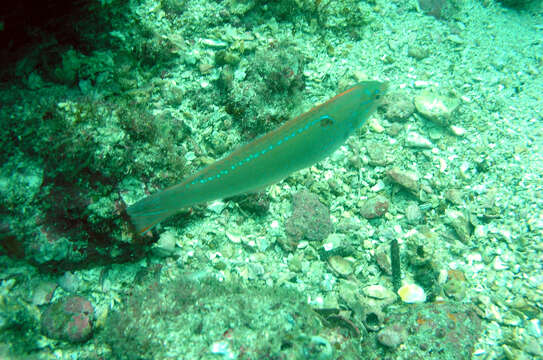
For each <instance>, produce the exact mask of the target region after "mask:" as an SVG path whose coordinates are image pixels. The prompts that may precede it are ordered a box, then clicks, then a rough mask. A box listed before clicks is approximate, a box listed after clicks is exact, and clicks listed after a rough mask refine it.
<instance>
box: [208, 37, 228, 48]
mask: <svg viewBox="0 0 543 360" xmlns="http://www.w3.org/2000/svg"><path fill="white" fill-rule="evenodd" d="M202 44H204V45H207V46H209V47H210V48H214V49H222V48H226V47H228V44H227V43H225V42H224V41H219V40H213V39H202Z"/></svg>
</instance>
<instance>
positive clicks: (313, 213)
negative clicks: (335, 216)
mask: <svg viewBox="0 0 543 360" xmlns="http://www.w3.org/2000/svg"><path fill="white" fill-rule="evenodd" d="M331 231H332V223H331V221H330V211H329V210H328V208H327V207H326V206H324V205H323V204H322V203H321V202H320V201H319V198H318V197H317V195H315V194H312V193H310V192H309V191H300V192H299V193H296V194H294V197H293V204H292V216H291V217H290V218H289V219H288V220H287V223H286V232H287V234H288V235H290V236H291V238H293V239H294V240H295V241H301V240H303V239H306V240H309V241H322V240H324V239H326V237H327V236H328V234H330V232H331Z"/></svg>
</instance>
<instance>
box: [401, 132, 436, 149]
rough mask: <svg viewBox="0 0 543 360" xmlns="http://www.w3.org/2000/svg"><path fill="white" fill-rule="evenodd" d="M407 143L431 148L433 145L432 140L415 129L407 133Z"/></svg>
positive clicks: (411, 145) (412, 145)
mask: <svg viewBox="0 0 543 360" xmlns="http://www.w3.org/2000/svg"><path fill="white" fill-rule="evenodd" d="M405 143H406V145H407V146H410V147H418V148H431V147H432V146H433V145H432V143H431V142H430V140H428V139H427V138H425V137H424V136H422V135H421V134H419V133H418V132H415V131H410V132H408V133H407V136H406V137H405Z"/></svg>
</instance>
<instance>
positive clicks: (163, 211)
mask: <svg viewBox="0 0 543 360" xmlns="http://www.w3.org/2000/svg"><path fill="white" fill-rule="evenodd" d="M385 89H386V85H385V84H384V83H381V82H377V81H365V82H361V83H358V84H356V85H355V86H353V87H352V88H350V89H348V90H346V91H344V92H342V93H341V94H338V95H336V96H335V97H333V98H332V99H330V100H328V101H327V102H325V103H323V104H321V105H318V106H316V107H314V108H313V109H311V110H309V111H308V112H306V113H304V114H302V115H300V116H298V117H296V118H294V119H292V120H290V121H288V122H286V123H285V124H283V125H282V126H280V127H279V128H277V129H275V130H273V131H271V132H269V133H268V134H266V135H264V136H262V137H259V138H257V139H255V140H254V141H252V142H250V143H248V144H246V145H244V146H241V147H239V148H238V149H237V150H235V151H234V152H232V153H231V154H230V155H229V156H227V157H225V158H223V159H221V160H218V161H216V162H215V163H213V164H211V165H209V166H207V167H205V168H204V169H202V170H200V171H199V172H197V173H196V174H194V175H192V176H190V177H188V178H187V179H185V180H184V181H183V182H181V183H180V184H177V185H174V186H171V187H169V188H166V189H164V190H162V191H158V192H156V193H154V194H152V195H150V196H148V197H146V198H144V199H142V200H140V201H138V202H136V203H135V204H133V205H132V206H130V207H128V208H127V213H128V215H129V217H130V220H131V222H132V225H133V226H134V228H135V230H136V232H137V233H140V234H142V233H144V232H146V231H147V230H149V229H150V228H152V227H153V226H154V225H156V224H158V223H159V222H161V221H162V220H164V219H166V218H167V217H169V216H171V215H173V214H175V213H176V212H178V211H179V210H181V209H183V208H186V207H188V206H191V205H194V204H198V203H202V202H206V201H211V200H215V199H219V198H225V197H229V196H233V195H237V194H241V193H247V192H252V191H255V190H258V189H261V188H263V187H265V186H267V185H270V184H273V183H276V182H278V181H280V180H281V179H284V178H285V177H287V176H288V175H289V174H291V173H293V172H295V171H297V170H300V169H303V168H306V167H308V166H311V165H313V164H315V163H316V162H318V161H320V160H322V159H323V158H325V157H326V156H328V155H330V154H331V153H332V152H334V151H335V150H336V149H337V148H339V146H341V144H343V143H344V142H345V140H347V138H348V137H349V136H351V135H352V134H353V133H354V131H355V130H356V129H357V128H359V127H360V126H361V125H362V124H363V123H364V122H365V121H366V119H367V118H368V117H369V115H370V114H371V113H372V111H373V110H375V108H376V107H377V105H378V104H379V100H380V98H381V97H382V95H383V93H384V91H385Z"/></svg>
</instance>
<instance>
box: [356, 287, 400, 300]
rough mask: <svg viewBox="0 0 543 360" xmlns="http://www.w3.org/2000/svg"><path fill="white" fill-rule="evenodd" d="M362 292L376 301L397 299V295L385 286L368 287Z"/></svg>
mask: <svg viewBox="0 0 543 360" xmlns="http://www.w3.org/2000/svg"><path fill="white" fill-rule="evenodd" d="M362 292H363V293H364V295H366V296H369V297H372V298H374V299H380V300H384V299H391V298H395V297H396V295H395V294H394V292H393V291H392V290H389V289H387V288H386V287H384V286H383V285H370V286H366V287H365V288H363V289H362Z"/></svg>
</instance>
